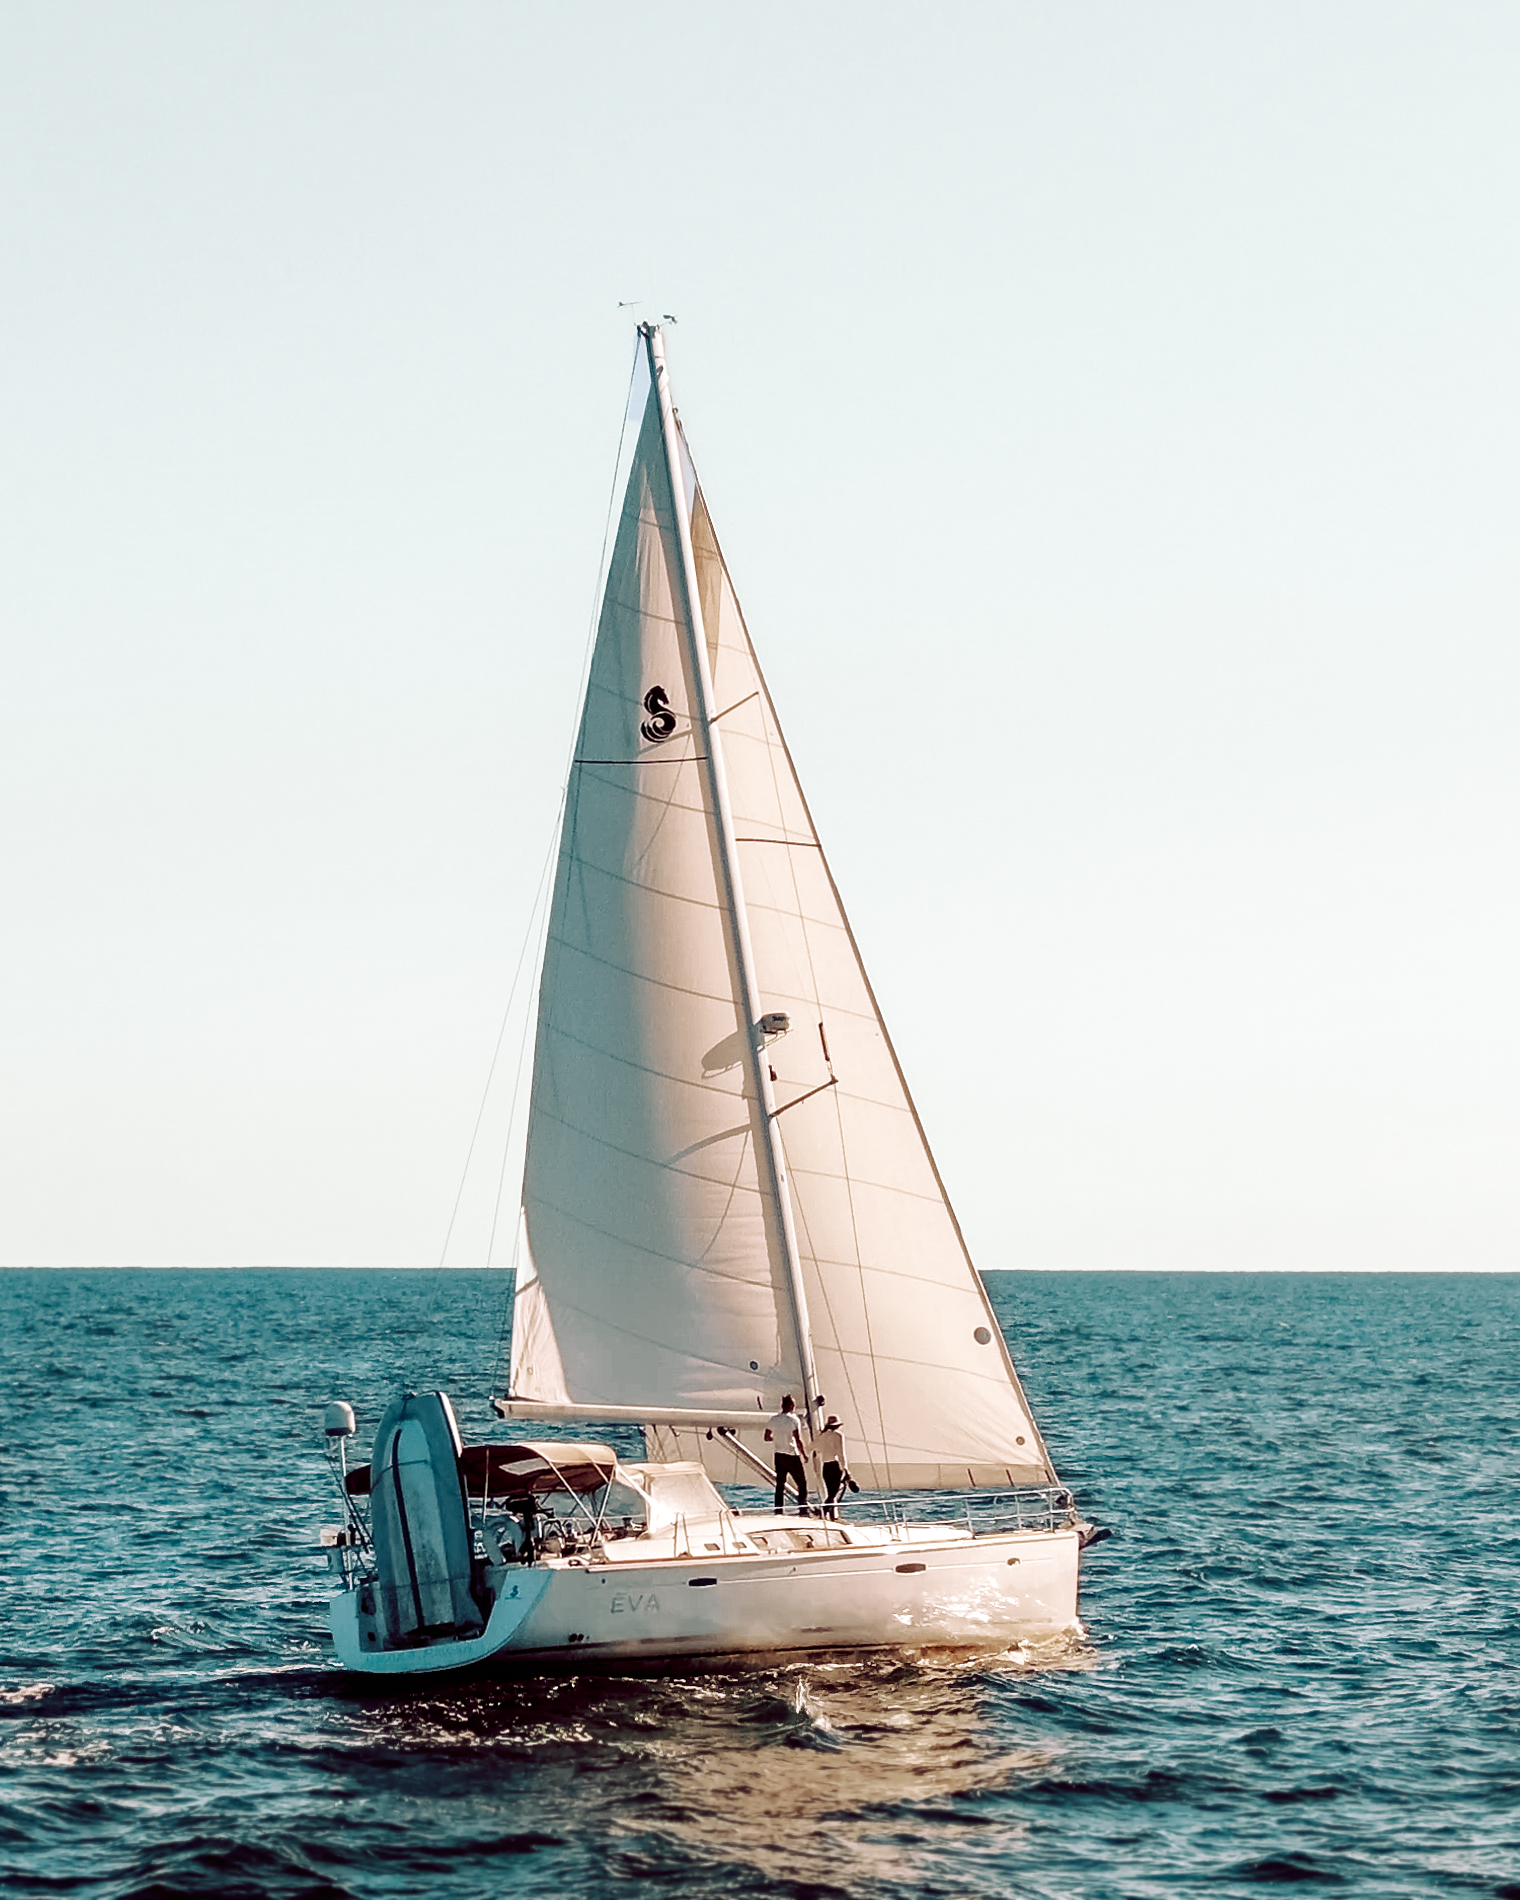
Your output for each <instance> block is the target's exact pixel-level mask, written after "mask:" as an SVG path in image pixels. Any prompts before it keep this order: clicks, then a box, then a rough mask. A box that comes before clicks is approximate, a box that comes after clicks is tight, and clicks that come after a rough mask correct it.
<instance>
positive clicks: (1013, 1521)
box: [838, 1484, 1078, 1536]
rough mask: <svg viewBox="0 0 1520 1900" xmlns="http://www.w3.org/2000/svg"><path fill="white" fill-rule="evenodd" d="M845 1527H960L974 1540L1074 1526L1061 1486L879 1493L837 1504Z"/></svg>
mask: <svg viewBox="0 0 1520 1900" xmlns="http://www.w3.org/2000/svg"><path fill="white" fill-rule="evenodd" d="M838 1508H839V1511H840V1515H841V1517H843V1518H844V1519H845V1520H846V1521H849V1520H854V1521H856V1522H861V1521H864V1522H866V1523H870V1522H873V1521H875V1522H881V1521H883V1520H885V1522H886V1523H887V1524H888V1526H889V1527H891V1528H892V1529H894V1530H897V1529H900V1528H902V1527H904V1526H906V1525H907V1524H910V1523H915V1524H964V1525H965V1527H966V1529H967V1530H968V1531H970V1532H971V1534H972V1535H973V1536H976V1535H977V1534H978V1533H982V1534H986V1533H990V1532H994V1531H1010V1530H1018V1531H1054V1530H1061V1529H1064V1528H1065V1527H1066V1526H1068V1525H1071V1524H1075V1523H1076V1522H1077V1517H1078V1513H1077V1507H1076V1504H1075V1502H1074V1500H1073V1498H1072V1495H1071V1493H1070V1491H1068V1490H1067V1489H1066V1487H1065V1485H1060V1484H1041V1485H1026V1486H1024V1487H1023V1488H1022V1489H1019V1490H1013V1491H878V1492H873V1493H872V1494H871V1495H870V1496H869V1497H867V1496H864V1495H862V1496H859V1497H851V1498H849V1499H848V1501H846V1500H845V1499H843V1498H841V1499H840V1501H839V1507H838Z"/></svg>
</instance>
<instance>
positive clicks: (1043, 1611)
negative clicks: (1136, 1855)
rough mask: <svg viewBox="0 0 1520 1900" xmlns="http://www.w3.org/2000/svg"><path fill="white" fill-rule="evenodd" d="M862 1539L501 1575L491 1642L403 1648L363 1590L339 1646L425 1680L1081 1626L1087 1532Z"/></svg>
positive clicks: (979, 1640)
mask: <svg viewBox="0 0 1520 1900" xmlns="http://www.w3.org/2000/svg"><path fill="white" fill-rule="evenodd" d="M786 1521H787V1520H782V1519H776V1520H775V1523H776V1524H777V1525H781V1524H783V1523H785V1522H786ZM790 1522H791V1524H792V1525H793V1526H795V1525H796V1522H797V1520H795V1519H793V1520H790ZM745 1527H746V1529H749V1528H750V1521H749V1520H745ZM756 1528H758V1526H757V1527H756ZM849 1536H850V1543H849V1545H848V1546H847V1547H838V1548H830V1549H823V1550H812V1551H800V1550H793V1551H789V1552H785V1553H777V1554H765V1555H759V1554H754V1553H749V1554H743V1555H739V1554H735V1555H715V1556H707V1557H703V1558H696V1557H691V1556H687V1555H684V1554H683V1555H681V1556H679V1557H668V1558H652V1557H647V1556H643V1555H642V1554H640V1555H639V1556H637V1557H635V1554H634V1553H633V1552H632V1551H631V1550H630V1552H629V1556H628V1557H624V1556H623V1555H622V1553H621V1551H617V1546H615V1545H614V1546H612V1549H613V1550H614V1551H617V1558H616V1561H612V1560H608V1561H602V1562H589V1563H588V1562H586V1561H585V1560H583V1559H577V1558H550V1559H547V1560H544V1561H541V1562H538V1563H533V1564H523V1565H507V1566H503V1567H501V1568H500V1569H499V1570H497V1571H496V1572H495V1573H493V1574H494V1579H495V1587H496V1598H495V1604H494V1608H493V1610H492V1613H491V1617H490V1620H489V1622H488V1623H487V1626H486V1628H485V1630H484V1632H483V1633H482V1634H481V1635H480V1636H477V1637H475V1638H472V1639H469V1640H463V1641H459V1640H441V1641H435V1642H431V1643H427V1644H421V1645H416V1646H412V1647H407V1648H398V1649H391V1650H384V1649H381V1648H380V1646H379V1642H380V1639H379V1635H378V1633H377V1630H376V1626H375V1622H374V1619H373V1617H370V1616H366V1615H365V1614H364V1613H363V1611H362V1610H361V1596H362V1594H363V1586H362V1585H361V1586H360V1587H358V1588H356V1589H351V1590H347V1591H345V1592H344V1593H343V1594H342V1595H341V1596H339V1597H337V1598H335V1599H334V1601H333V1605H332V1624H333V1636H334V1641H335V1644H336V1647H337V1652H338V1657H339V1660H340V1661H341V1662H342V1663H343V1664H344V1666H345V1667H346V1668H348V1669H351V1670H355V1671H357V1672H359V1673H361V1674H367V1675H377V1676H402V1675H405V1676H415V1675H437V1674H442V1673H446V1672H453V1671H462V1670H463V1671H476V1670H479V1671H487V1670H490V1671H495V1670H519V1669H520V1670H522V1671H524V1672H525V1673H530V1674H531V1673H537V1672H539V1671H543V1672H550V1671H555V1670H563V1669H576V1670H583V1669H609V1668H610V1669H637V1668H640V1667H643V1666H647V1665H653V1666H664V1665H667V1664H670V1663H680V1662H684V1661H691V1662H701V1661H704V1660H714V1659H722V1658H733V1659H735V1660H737V1661H740V1662H743V1661H746V1660H748V1661H752V1662H758V1661H760V1660H762V1659H764V1660H769V1659H772V1658H775V1657H778V1656H791V1655H796V1654H805V1653H808V1652H816V1651H839V1650H864V1649H883V1648H901V1649H926V1648H928V1649H933V1648H952V1649H979V1648H987V1649H995V1648H1006V1647H1008V1646H1009V1645H1011V1644H1014V1643H1018V1642H1021V1641H1028V1640H1031V1639H1036V1638H1042V1637H1043V1638H1049V1637H1051V1636H1053V1635H1058V1634H1061V1633H1063V1632H1075V1631H1078V1630H1079V1629H1080V1624H1079V1623H1078V1621H1077V1565H1078V1555H1079V1550H1080V1537H1079V1535H1078V1532H1077V1531H1076V1530H1075V1529H1060V1530H1040V1531H1009V1532H1007V1533H1002V1534H998V1535H989V1536H978V1537H972V1536H970V1535H969V1534H968V1533H967V1532H965V1531H956V1530H953V1529H951V1528H949V1527H947V1526H939V1525H932V1526H931V1525H920V1526H913V1527H905V1526H897V1527H893V1528H892V1529H890V1530H888V1529H883V1530H880V1531H870V1530H865V1529H863V1528H862V1527H860V1526H855V1525H852V1526H851V1527H850V1530H849Z"/></svg>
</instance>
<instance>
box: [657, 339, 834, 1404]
mask: <svg viewBox="0 0 1520 1900" xmlns="http://www.w3.org/2000/svg"><path fill="white" fill-rule="evenodd" d="M639 333H640V335H641V336H642V337H643V339H644V346H645V349H646V351H647V352H648V356H649V376H650V381H651V382H652V383H653V385H654V389H655V394H656V397H657V399H658V401H659V405H660V436H661V439H662V440H663V442H664V444H665V466H666V470H667V472H668V473H669V476H670V502H671V509H672V511H673V513H674V515H675V521H676V540H677V542H678V544H679V546H680V550H681V585H680V593H681V601H680V607H681V627H682V632H683V633H684V635H685V638H686V655H687V661H688V672H689V674H690V676H691V683H692V695H693V697H692V708H691V718H692V725H693V726H694V728H695V729H696V737H697V741H698V745H699V748H700V755H701V758H702V764H703V771H704V773H705V775H706V779H707V796H708V804H709V807H710V809H711V811H712V836H713V847H714V850H713V855H714V858H715V859H716V867H717V872H718V883H719V895H720V897H721V899H722V910H723V921H724V926H725V930H726V932H727V936H728V954H729V960H730V962H731V963H732V965H733V973H734V982H735V986H736V989H737V1001H738V1004H739V1007H740V1009H741V1010H742V1011H743V1014H744V1029H745V1037H744V1050H745V1053H744V1063H745V1069H746V1071H747V1074H748V1079H749V1082H750V1086H751V1087H752V1088H753V1089H754V1100H755V1101H756V1102H757V1103H758V1104H759V1108H760V1124H761V1127H760V1138H759V1139H758V1140H757V1141H756V1143H755V1150H756V1160H757V1162H758V1164H759V1173H760V1185H761V1193H762V1196H763V1198H764V1202H765V1205H766V1207H767V1209H768V1212H769V1218H768V1220H767V1222H766V1225H767V1227H768V1228H769V1229H770V1231H771V1235H772V1238H773V1240H774V1242H775V1244H776V1245H777V1247H778V1249H779V1251H780V1253H781V1257H782V1260H783V1262H784V1264H785V1267H786V1283H787V1292H788V1294H789V1295H790V1301H789V1304H790V1306H791V1315H792V1329H793V1333H794V1336H795V1343H796V1348H797V1362H798V1364H799V1365H800V1366H801V1368H802V1379H803V1384H804V1387H805V1390H804V1391H803V1393H802V1416H803V1418H804V1419H805V1421H806V1422H807V1427H808V1430H809V1432H811V1431H812V1430H813V1425H814V1419H813V1408H814V1405H815V1404H816V1402H817V1400H818V1397H819V1392H818V1371H817V1368H816V1366H815V1365H814V1363H813V1337H812V1332H811V1329H810V1328H809V1326H808V1311H807V1292H806V1289H805V1288H804V1286H803V1284H802V1258H801V1255H800V1254H799V1253H798V1251H797V1230H796V1225H795V1222H794V1220H793V1217H792V1197H791V1193H790V1191H789V1189H788V1187H787V1180H786V1156H785V1154H784V1152H783V1150H782V1147H781V1131H780V1129H779V1128H778V1127H777V1125H776V1098H775V1093H774V1091H773V1089H772V1087H771V1072H770V1065H769V1064H768V1063H767V1062H766V1061H764V1060H763V1056H764V1034H763V1032H762V1030H761V1028H760V1016H761V1009H760V987H759V984H758V982H757V981H756V978H755V956H754V951H753V949H752V947H751V945H750V940H749V918H748V915H747V914H746V912H745V908H744V887H743V884H742V883H741V881H740V877H739V848H738V845H737V843H736V841H735V838H734V820H733V813H732V812H731V810H730V809H729V803H728V777H727V773H726V772H725V770H724V765H723V747H722V741H721V740H720V738H719V736H718V732H717V729H716V727H715V726H714V724H713V684H712V671H711V668H710V667H709V666H708V662H707V633H706V629H705V628H704V627H703V625H702V596H701V592H700V589H699V588H698V585H697V560H696V555H695V553H694V552H693V550H692V544H691V518H690V516H689V514H688V513H687V510H686V480H685V476H684V473H683V471H682V468H681V448H680V442H679V439H678V435H677V430H676V419H675V411H674V409H673V408H672V406H671V400H670V377H669V375H668V374H667V372H666V369H665V340H664V337H663V336H662V335H661V333H660V326H659V325H658V324H657V323H641V324H640V325H639Z"/></svg>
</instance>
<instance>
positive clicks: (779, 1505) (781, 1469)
mask: <svg viewBox="0 0 1520 1900" xmlns="http://www.w3.org/2000/svg"><path fill="white" fill-rule="evenodd" d="M765 1442H766V1444H768V1445H772V1444H773V1445H774V1446H775V1447H776V1451H775V1458H776V1509H777V1510H778V1511H780V1510H783V1509H784V1508H785V1505H786V1481H787V1479H788V1478H790V1479H791V1480H792V1482H793V1483H794V1484H795V1485H796V1487H797V1509H798V1515H799V1516H801V1517H805V1516H806V1515H807V1466H806V1465H805V1464H803V1462H802V1459H803V1448H802V1420H801V1419H800V1418H798V1416H797V1402H796V1400H795V1399H794V1398H793V1397H792V1395H791V1393H790V1392H788V1393H787V1395H786V1397H785V1398H784V1399H783V1400H782V1401H781V1410H780V1411H779V1412H778V1413H777V1414H776V1416H775V1417H774V1418H773V1419H771V1420H770V1422H769V1423H768V1424H767V1425H766V1428H765Z"/></svg>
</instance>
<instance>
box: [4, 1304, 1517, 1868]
mask: <svg viewBox="0 0 1520 1900" xmlns="http://www.w3.org/2000/svg"><path fill="white" fill-rule="evenodd" d="M989 1284H990V1286H991V1289H992V1292H993V1297H994V1300H995V1302H996V1304H997V1306H998V1309H999V1312H1000V1314H1001V1316H1002V1318H1003V1321H1004V1325H1005V1327H1006V1329H1007V1332H1008V1334H1009V1338H1010V1341H1011V1343H1012V1345H1013V1348H1014V1353H1015V1357H1016V1359H1017V1360H1018V1362H1019V1364H1020V1367H1021V1370H1022V1372H1023V1374H1024V1376H1025V1380H1026V1384H1027V1385H1028V1388H1029V1390H1030V1394H1031V1397H1032V1399H1033V1401H1034V1403H1035V1406H1036V1410H1037V1412H1038V1414H1039V1416H1040V1418H1041V1421H1042V1424H1043V1425H1044V1427H1045V1430H1046V1432H1047V1436H1048V1438H1049V1441H1050V1444H1051V1448H1052V1451H1053V1453H1054V1455H1055V1458H1056V1460H1057V1463H1058V1464H1059V1466H1060V1467H1061V1469H1062V1472H1063V1475H1064V1476H1065V1477H1066V1479H1067V1480H1068V1482H1070V1483H1071V1484H1072V1486H1073V1488H1074V1489H1075V1490H1076V1492H1077V1495H1078V1497H1079V1499H1080V1501H1081V1503H1082V1504H1083V1506H1084V1507H1085V1508H1086V1510H1087V1512H1088V1514H1089V1515H1090V1516H1092V1517H1095V1518H1096V1519H1098V1520H1099V1521H1101V1522H1103V1523H1105V1524H1108V1525H1111V1526H1112V1527H1113V1529H1114V1533H1115V1535H1114V1537H1113V1538H1112V1540H1111V1541H1109V1542H1107V1543H1104V1544H1102V1545H1101V1546H1099V1547H1097V1548H1096V1549H1095V1550H1093V1551H1092V1552H1091V1553H1090V1554H1089V1558H1088V1560H1087V1564H1086V1568H1085V1571H1084V1586H1083V1591H1084V1593H1083V1614H1084V1617H1085V1620H1086V1622H1087V1626H1088V1640H1087V1641H1086V1643H1084V1644H1082V1645H1080V1646H1078V1647H1077V1648H1076V1649H1075V1650H1074V1651H1073V1652H1071V1653H1069V1654H1067V1655H1064V1656H1062V1657H1061V1658H1060V1659H1059V1660H1058V1661H1056V1662H1055V1663H1052V1664H1048V1665H1043V1666H1029V1665H1028V1664H1021V1663H1020V1661H1019V1660H1018V1659H1017V1658H1001V1659H997V1658H994V1659H990V1660H983V1661H979V1662H977V1663H975V1664H961V1665H957V1666H954V1667H949V1666H935V1665H930V1664H925V1663H922V1662H914V1661H911V1660H903V1661H898V1662H890V1663H869V1664H864V1665H856V1666H845V1665H833V1666H818V1665H811V1664H801V1665H799V1666H797V1667H795V1668H790V1669H780V1670H776V1669H772V1670H768V1671H762V1672H759V1673H755V1674H749V1675H744V1674H735V1675H717V1676H693V1677H689V1678H681V1677H672V1678H669V1679H665V1680H661V1681H657V1682H647V1681H629V1680H616V1679H611V1680H609V1679H595V1678H570V1679H567V1680H562V1681H556V1682H552V1683H539V1684H534V1683H512V1684H496V1685H491V1684H484V1685H479V1686H474V1687H464V1688H451V1689H448V1690H446V1691H439V1690H436V1689H434V1690H426V1689H423V1690H414V1691H411V1692H399V1693H378V1692H376V1691H375V1690H373V1689H369V1690H366V1689H362V1688H358V1687H356V1686H355V1685H354V1684H353V1683H352V1682H351V1681H346V1680H343V1679H341V1678H339V1677H338V1676H337V1675H336V1674H335V1673H334V1672H333V1670H332V1667H331V1661H330V1652H329V1649H328V1645H327V1641H326V1637H325V1627H326V1625H325V1604H326V1599H327V1595H328V1577H327V1572H326V1568H325V1564H324V1561H323V1558H322V1557H321V1556H320V1555H319V1554H318V1552H317V1550H316V1547H315V1546H316V1535H317V1530H318V1527H319V1526H320V1525H321V1524H322V1523H323V1522H324V1521H329V1522H330V1521H334V1520H335V1517H336V1512H335V1511H334V1509H333V1503H332V1497H331V1492H330V1489H329V1480H328V1478H327V1475H326V1469H325V1465H324V1462H323V1457H322V1443H321V1433H320V1421H321V1407H322V1405H323V1404H324V1403H325V1401H327V1400H328V1399H329V1398H332V1397H335V1396H342V1397H346V1398H349V1399H350V1400H351V1401H352V1402H353V1403H354V1404H355V1406H356V1407H357V1408H358V1411H359V1414H360V1430H361V1436H360V1441H359V1443H360V1447H361V1448H363V1447H364V1446H365V1445H366V1444H367V1432H368V1430H369V1429H372V1428H373V1425H374V1423H375V1421H376V1418H377V1417H378V1413H379V1409H380V1406H381V1404H382V1402H383V1400H384V1399H385V1397H386V1396H387V1394H388V1392H389V1390H390V1389H391V1386H392V1384H393V1383H394V1381H395V1380H396V1379H397V1378H398V1377H400V1376H407V1377H409V1378H410V1379H412V1380H413V1381H414V1382H417V1383H435V1382H436V1383H442V1384H444V1385H446V1386H448V1387H449V1388H450V1389H451V1390H452V1391H453V1393H454V1395H455V1397H456V1401H457V1403H458V1406H459V1410H460V1414H461V1419H462V1422H463V1423H464V1425H465V1429H466V1433H467V1435H472V1434H474V1435H485V1434H486V1433H487V1432H488V1431H489V1430H490V1427H489V1424H488V1419H489V1413H488V1409H487V1404H486V1394H487V1392H488V1390H489V1386H490V1382H491V1379H492V1376H493V1373H494V1369H495V1366H496V1364H497V1354H498V1349H499V1341H500V1334H501V1326H502V1317H503V1313H502V1308H503V1281H502V1278H501V1276H499V1275H488V1274H463V1273H449V1274H437V1275H434V1274H424V1273H416V1274H386V1273H367V1272H349V1273H317V1272H312V1273H296V1272H257V1273H193V1272H173V1273H170V1272H164V1273H148V1272H101V1273H80V1272H52V1273H33V1272H19V1271H12V1272H7V1273H0V1362H3V1385H0V1390H3V1393H4V1399H5V1408H4V1416H5V1419H6V1425H5V1430H4V1434H3V1446H0V1590H3V1601H0V1718H3V1719H0V1890H3V1891H4V1892H5V1893H7V1894H17V1895H24V1894H59V1895H72V1894H79V1895H90V1896H97V1897H98V1900H172V1897H173V1896H179V1895H218V1896H229V1897H231V1900H239V1897H241V1896H247V1897H248V1900H255V1897H256V1900H264V1896H271V1897H273V1896H280V1897H281V1900H285V1897H286V1896H289V1897H290V1900H294V1897H295V1896H302V1897H303V1900H318V1897H319V1896H320V1897H321V1900H341V1897H344V1896H350V1895H351V1896H355V1900H358V1897H359V1896H364V1897H366V1900H367V1897H369V1896H392V1895H395V1896H400V1895H418V1896H423V1895H425V1896H430V1897H433V1896H437V1897H438V1900H456V1897H457V1900H467V1897H468V1900H475V1896H480V1897H481V1900H486V1897H487V1896H490V1897H491V1900H496V1897H497V1896H501V1895H503V1894H510V1895H517V1894H522V1895H540V1894H542V1895H561V1894H569V1895H601V1894H612V1893H616V1894H617V1895H619V1896H624V1897H626V1900H645V1897H646V1896H655V1895H665V1894H677V1895H682V1896H693V1897H696V1896H703V1897H705V1896H715V1897H716V1896H722V1900H738V1897H739V1896H746V1895H762V1894H763V1895H779V1896H851V1897H854V1896H860V1897H861V1900H865V1897H866V1896H908V1895H930V1894H934V1895H977V1896H989V1895H991V1896H1001V1895H1008V1896H1061V1897H1062V1900H1065V1897H1066V1896H1084V1897H1086V1896H1093V1900H1123V1897H1124V1896H1156V1897H1158V1900H1170V1897H1171V1896H1176V1895H1179V1894H1185V1893H1187V1892H1190V1891H1193V1890H1199V1891H1206V1892H1207V1893H1208V1894H1210V1895H1211V1896H1215V1895H1217V1896H1231V1895H1256V1894H1259V1893H1261V1892H1262V1890H1263V1889H1264V1888H1269V1887H1274V1886H1284V1885H1287V1886H1292V1887H1295V1888H1296V1889H1298V1890H1301V1891H1304V1892H1306V1893H1315V1892H1319V1891H1322V1890H1323V1891H1330V1890H1335V1891H1337V1892H1341V1893H1346V1894H1358V1895H1360V1894H1367V1895H1384V1894H1386V1895H1399V1896H1411V1895H1426V1894H1430V1895H1436V1894H1440V1895H1443V1896H1450V1895H1459V1896H1460V1895H1464V1894H1485V1895H1496V1896H1510V1897H1511V1900H1516V1897H1520V1530H1517V1522H1516V1519H1517V1509H1516V1496H1515V1489H1516V1476H1517V1469H1516V1455H1515V1439H1516V1424H1517V1410H1520V1402H1517V1397H1516V1392H1517V1372H1516V1357H1517V1345H1520V1277H1510V1276H1503V1277H1480V1276H1462V1275H1453V1276H1429V1277H1425V1276H1409V1275H1388V1276H1381V1275H1373V1276H1368V1275H1345V1276H1335V1275H1302V1276H1296V1275H1259V1276H1258V1275H1226V1274H1220V1275H1164V1274H1134V1275H1130V1274H1051V1275H1044V1274H1007V1275H998V1276H995V1277H993V1278H992V1279H991V1280H990V1282H989Z"/></svg>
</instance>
